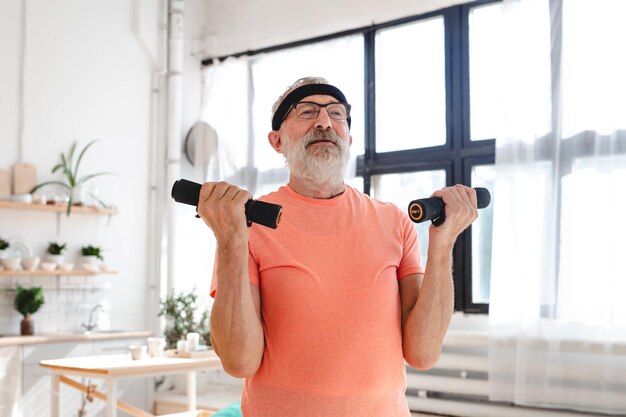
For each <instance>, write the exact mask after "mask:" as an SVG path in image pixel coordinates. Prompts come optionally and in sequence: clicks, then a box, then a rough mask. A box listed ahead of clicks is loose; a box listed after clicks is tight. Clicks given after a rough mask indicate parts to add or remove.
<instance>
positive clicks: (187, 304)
mask: <svg viewBox="0 0 626 417" xmlns="http://www.w3.org/2000/svg"><path fill="white" fill-rule="evenodd" d="M197 300H198V295H197V294H196V290H195V288H194V289H193V290H192V291H190V292H188V293H184V292H181V293H179V294H178V295H176V294H174V293H173V292H172V293H170V294H168V295H167V297H166V298H165V299H161V310H160V311H159V316H164V317H165V318H166V320H167V324H166V327H165V332H164V336H165V340H166V341H167V346H166V347H167V348H168V349H173V348H176V342H178V341H179V340H184V339H185V337H186V335H187V333H191V332H197V333H199V334H200V337H201V338H202V340H203V341H204V344H205V345H207V346H211V333H210V329H209V325H210V322H209V312H208V311H207V310H204V312H203V313H202V314H201V315H200V318H199V320H196V311H197V310H198V305H197Z"/></svg>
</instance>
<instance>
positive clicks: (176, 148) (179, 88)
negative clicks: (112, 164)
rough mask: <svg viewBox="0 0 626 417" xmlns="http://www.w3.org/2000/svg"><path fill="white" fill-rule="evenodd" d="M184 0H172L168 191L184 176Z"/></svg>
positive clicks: (170, 253)
mask: <svg viewBox="0 0 626 417" xmlns="http://www.w3.org/2000/svg"><path fill="white" fill-rule="evenodd" d="M183 10H184V8H183V0H169V24H168V29H169V31H168V68H167V151H166V152H167V155H166V164H167V167H166V172H167V174H166V178H165V179H166V181H165V188H166V190H169V189H171V187H172V184H173V183H174V181H176V180H177V179H179V178H180V157H181V146H180V139H181V128H182V96H183V58H184V53H183V47H184V37H183V36H184V32H183V21H184V15H183ZM166 200H167V203H166V209H167V290H168V291H170V290H172V289H173V284H174V283H173V278H174V271H175V266H176V265H175V257H174V256H175V253H174V248H175V247H176V216H175V208H174V200H172V199H171V198H166Z"/></svg>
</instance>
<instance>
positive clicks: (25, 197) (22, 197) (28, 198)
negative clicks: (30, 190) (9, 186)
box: [11, 194, 33, 204]
mask: <svg viewBox="0 0 626 417" xmlns="http://www.w3.org/2000/svg"><path fill="white" fill-rule="evenodd" d="M11 200H13V201H15V202H16V203H24V204H30V203H32V202H33V195H32V194H13V195H12V196H11Z"/></svg>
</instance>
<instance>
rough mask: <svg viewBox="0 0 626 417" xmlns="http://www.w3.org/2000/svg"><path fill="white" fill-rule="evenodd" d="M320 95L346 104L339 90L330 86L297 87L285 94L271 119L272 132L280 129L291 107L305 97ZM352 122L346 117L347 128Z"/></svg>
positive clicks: (308, 85) (311, 85) (306, 85)
mask: <svg viewBox="0 0 626 417" xmlns="http://www.w3.org/2000/svg"><path fill="white" fill-rule="evenodd" d="M317 94H321V95H324V96H331V97H335V98H336V99H337V100H339V102H340V103H348V100H346V96H344V95H343V93H342V92H341V90H339V89H338V88H337V87H335V86H333V85H330V84H305V85H303V86H302V87H298V88H296V89H295V90H293V91H292V92H291V93H289V94H287V97H285V98H284V99H283V101H282V102H281V103H280V105H279V106H278V108H277V109H276V112H275V113H274V116H273V117H272V130H278V129H280V125H281V124H282V123H283V119H284V118H285V116H286V115H287V112H288V111H289V110H290V109H291V106H292V105H293V104H295V103H297V102H299V101H300V100H302V99H303V98H305V97H308V96H314V95H317ZM351 122H352V120H351V118H350V117H348V127H350V123H351Z"/></svg>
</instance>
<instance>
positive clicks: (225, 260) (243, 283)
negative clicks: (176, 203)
mask: <svg viewBox="0 0 626 417" xmlns="http://www.w3.org/2000/svg"><path fill="white" fill-rule="evenodd" d="M217 288H218V290H217V295H216V298H215V302H214V303H213V309H212V312H211V340H212V343H213V345H214V348H215V351H216V353H217V354H218V356H219V357H220V359H221V360H222V365H223V367H224V369H225V370H226V371H227V372H228V373H229V374H231V375H233V376H237V377H247V376H250V375H252V374H254V373H255V372H256V370H257V369H258V368H259V366H260V364H261V359H262V357H263V349H264V337H263V326H262V324H261V320H260V318H259V314H258V313H257V310H256V307H255V303H254V299H253V296H252V293H251V288H250V282H249V279H248V253H247V245H245V244H240V245H237V246H235V247H232V246H229V247H218V267H217Z"/></svg>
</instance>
